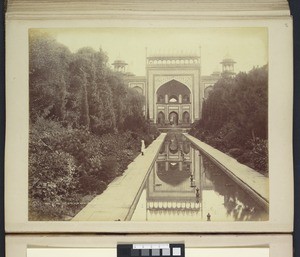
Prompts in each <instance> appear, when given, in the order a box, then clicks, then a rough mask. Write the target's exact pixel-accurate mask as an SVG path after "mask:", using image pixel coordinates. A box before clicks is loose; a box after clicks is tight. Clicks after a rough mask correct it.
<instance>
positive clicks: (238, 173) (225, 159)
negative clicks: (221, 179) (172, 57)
mask: <svg viewBox="0 0 300 257" xmlns="http://www.w3.org/2000/svg"><path fill="white" fill-rule="evenodd" d="M184 135H185V136H186V137H187V138H188V139H189V140H190V141H191V142H192V143H193V144H194V145H195V146H196V147H197V148H198V149H199V150H200V151H201V152H202V153H203V154H205V155H206V156H208V157H209V158H210V159H212V161H213V162H214V163H215V164H216V165H218V166H219V167H220V168H221V169H222V170H224V171H225V172H226V173H227V174H228V175H229V176H230V177H231V178H233V179H234V180H235V181H236V182H237V183H239V184H240V185H242V186H243V188H246V189H247V190H248V191H252V192H253V193H255V194H257V195H258V196H260V197H261V200H262V201H264V204H265V205H266V206H268V204H269V178H268V177H265V176H264V175H262V174H260V173H259V172H257V171H255V170H253V169H251V168H249V167H248V166H246V165H243V164H241V163H239V162H238V161H237V160H235V159H234V158H232V157H230V156H228V155H227V154H225V153H222V152H221V151H219V150H217V149H215V148H213V147H211V146H209V145H208V144H206V143H204V142H202V141H200V140H199V139H197V138H195V137H193V136H191V135H189V134H186V133H184Z"/></svg>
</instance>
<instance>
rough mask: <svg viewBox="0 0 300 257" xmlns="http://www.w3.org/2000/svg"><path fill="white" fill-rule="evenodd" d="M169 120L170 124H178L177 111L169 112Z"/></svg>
mask: <svg viewBox="0 0 300 257" xmlns="http://www.w3.org/2000/svg"><path fill="white" fill-rule="evenodd" d="M169 122H170V124H171V125H174V126H176V125H178V113H177V112H170V114H169Z"/></svg>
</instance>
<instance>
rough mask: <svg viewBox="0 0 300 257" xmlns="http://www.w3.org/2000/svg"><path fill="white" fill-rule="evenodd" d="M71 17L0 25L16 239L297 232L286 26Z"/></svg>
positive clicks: (8, 183) (9, 227) (10, 227)
mask: <svg viewBox="0 0 300 257" xmlns="http://www.w3.org/2000/svg"><path fill="white" fill-rule="evenodd" d="M164 7H165V6H164V5H162V8H164ZM62 13H63V15H57V16H55V15H52V14H51V12H50V11H49V12H47V10H44V12H43V13H42V14H41V15H40V14H39V13H34V12H32V13H30V12H29V11H28V10H27V13H26V15H22V12H19V13H18V12H10V13H7V14H6V142H5V229H6V232H8V233H18V232H19V233H26V232H29V233H33V232H37V233H38V232H45V233H46V232H50V233H53V232H59V233H62V232H69V233H71V232H86V233H92V232H102V233H106V232H107V233H110V232H116V233H151V232H155V233H168V232H186V233H212V232H218V233H224V232H230V233H235V232H240V233H248V232H250V233H260V232H264V233H269V232H270V233H277V232H278V233H283V232H292V230H293V211H294V210H293V157H292V156H293V155H292V154H293V153H292V117H293V116H292V114H293V37H292V33H293V23H292V17H291V16H289V14H285V15H274V16H268V17H267V18H266V17H264V16H255V17H254V16H253V17H251V15H250V16H249V15H248V16H242V15H239V16H238V15H236V16H234V17H232V16H227V17H226V16H225V15H224V16H221V15H220V16H219V18H215V17H214V16H209V15H208V16H201V15H195V14H193V11H192V10H190V11H189V12H186V13H184V12H182V13H180V12H179V11H178V12H173V13H172V12H164V11H161V12H157V13H155V12H142V11H139V12H133V11H116V10H111V11H108V10H104V11H103V12H98V13H97V12H95V14H94V15H93V12H92V11H91V12H90V13H91V14H90V15H76V12H74V14H72V13H69V12H68V11H65V12H63V11H62ZM78 13H80V12H78ZM29 14H30V15H29ZM16 240H17V239H16ZM67 240H68V239H66V241H67ZM33 242H35V241H34V240H33ZM12 256H13V255H12ZM20 256H22V255H20ZM24 256H25V255H24ZM31 256H35V255H31ZM47 256H48V255H47ZM49 256H51V255H49ZM91 256H92V255H91ZM272 256H273V255H272ZM274 256H275V255H274Z"/></svg>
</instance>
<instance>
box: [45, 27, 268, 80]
mask: <svg viewBox="0 0 300 257" xmlns="http://www.w3.org/2000/svg"><path fill="white" fill-rule="evenodd" d="M41 30H43V31H45V32H47V33H49V34H52V35H53V36H54V37H55V38H56V39H57V41H58V42H60V43H62V44H64V45H66V46H67V47H69V49H70V50H71V51H72V52H76V51H77V50H78V49H80V48H82V47H86V46H88V47H92V48H94V49H95V50H98V49H99V48H102V49H103V50H104V51H105V52H106V53H107V55H108V57H109V62H110V64H111V63H113V62H114V60H116V59H122V60H124V61H125V62H126V63H128V67H127V70H128V71H129V72H132V73H134V74H135V75H145V63H146V62H145V57H146V48H147V54H148V55H149V54H151V53H167V54H175V55H176V53H190V54H191V53H198V54H199V53H200V52H201V57H202V58H201V67H202V74H203V75H210V74H211V73H212V72H214V71H221V64H220V62H221V61H222V60H223V58H224V57H225V56H228V55H229V56H230V57H231V58H233V59H234V60H235V61H236V64H235V71H236V72H239V71H249V70H251V69H252V68H253V66H262V65H265V64H267V63H268V31H267V29H266V28H245V27H243V28H69V29H68V28H66V29H64V28H59V29H41ZM200 48H201V50H200Z"/></svg>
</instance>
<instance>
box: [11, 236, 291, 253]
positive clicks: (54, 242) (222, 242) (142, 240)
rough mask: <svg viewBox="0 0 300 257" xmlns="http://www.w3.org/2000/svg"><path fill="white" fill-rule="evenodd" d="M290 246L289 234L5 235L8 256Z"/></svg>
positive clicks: (231, 250)
mask: <svg viewBox="0 0 300 257" xmlns="http://www.w3.org/2000/svg"><path fill="white" fill-rule="evenodd" d="M179 246H180V247H179ZM140 247H143V249H139V248H140ZM121 248H122V249H123V250H122V251H120V250H119V249H121ZM127 248H128V249H129V250H128V251H124V249H127ZM292 249H293V248H292V236H290V235H268V236H267V235H260V236H257V235H240V236H233V235H227V236H221V235H213V236H209V235H206V236H195V235H194V236H189V235H188V236H184V238H183V237H181V236H178V235H177V236H174V235H173V236H166V235H164V236H162V235H154V236H153V235H152V236H149V235H148V236H145V235H138V236H130V235H127V236H126V237H124V236H99V235H98V236H96V235H94V236H79V235H76V236H55V235H52V236H38V235H31V236H28V235H27V236H22V235H19V236H7V237H6V256H7V257H14V256H20V257H25V256H26V257H39V256H44V257H54V256H55V257H69V256H70V257H71V256H72V257H77V256H86V257H96V256H107V257H110V256H112V257H113V256H117V257H125V256H126V257H136V256H145V257H147V256H157V257H171V256H173V257H174V256H177V257H184V256H186V257H197V256H203V257H227V256H228V257H229V256H230V257H238V256H245V257H280V256H286V257H292V256H293V254H292V253H293V250H292Z"/></svg>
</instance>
